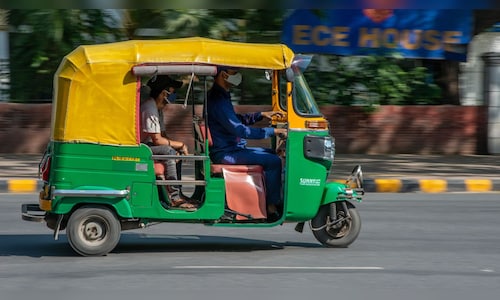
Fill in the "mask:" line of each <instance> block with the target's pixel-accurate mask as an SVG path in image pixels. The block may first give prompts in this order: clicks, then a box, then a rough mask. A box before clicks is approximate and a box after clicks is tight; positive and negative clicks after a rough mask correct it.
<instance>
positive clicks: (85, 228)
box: [66, 206, 121, 256]
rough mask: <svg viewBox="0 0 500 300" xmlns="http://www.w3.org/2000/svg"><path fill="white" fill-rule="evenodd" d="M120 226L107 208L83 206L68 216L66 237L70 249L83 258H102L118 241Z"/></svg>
mask: <svg viewBox="0 0 500 300" xmlns="http://www.w3.org/2000/svg"><path fill="white" fill-rule="evenodd" d="M120 233H121V225H120V221H119V220H118V218H117V217H116V215H115V214H114V213H113V212H112V211H111V210H110V209H108V208H105V207H94V206H84V207H81V208H79V209H77V210H76V211H75V212H73V214H72V215H71V216H70V218H69V220H68V224H67V226H66V235H67V237H68V241H69V244H70V245H71V248H73V250H75V251H76V252H77V253H78V254H80V255H83V256H103V255H106V254H108V253H109V252H110V251H111V250H113V249H114V248H115V247H116V245H117V244H118V241H119V240H120Z"/></svg>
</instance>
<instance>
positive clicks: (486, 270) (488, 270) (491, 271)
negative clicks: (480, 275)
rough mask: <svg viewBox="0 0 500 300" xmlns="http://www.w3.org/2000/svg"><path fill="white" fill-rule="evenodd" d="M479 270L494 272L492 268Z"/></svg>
mask: <svg viewBox="0 0 500 300" xmlns="http://www.w3.org/2000/svg"><path fill="white" fill-rule="evenodd" d="M481 272H488V273H493V272H495V271H494V270H492V269H482V270H481Z"/></svg>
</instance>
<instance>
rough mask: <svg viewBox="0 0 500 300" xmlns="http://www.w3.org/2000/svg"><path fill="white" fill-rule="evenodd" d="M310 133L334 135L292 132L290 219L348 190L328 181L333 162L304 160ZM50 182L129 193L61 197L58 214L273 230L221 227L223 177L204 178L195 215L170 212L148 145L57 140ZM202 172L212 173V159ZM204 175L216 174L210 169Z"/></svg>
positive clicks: (57, 186) (309, 214) (287, 180)
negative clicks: (94, 208)
mask: <svg viewBox="0 0 500 300" xmlns="http://www.w3.org/2000/svg"><path fill="white" fill-rule="evenodd" d="M306 135H320V136H325V135H328V131H326V130H325V131H290V132H289V136H288V139H287V146H286V166H285V170H284V186H283V188H284V189H283V195H284V208H285V212H286V220H285V221H294V222H299V221H307V220H310V219H311V218H313V217H314V216H315V215H316V214H317V212H318V209H319V207H320V206H321V205H323V204H327V203H330V202H333V201H337V200H339V199H341V198H342V197H339V196H340V195H342V194H343V191H345V188H346V186H345V185H344V184H340V183H334V182H330V183H328V182H327V178H328V173H329V170H330V167H331V164H332V162H331V161H329V160H311V159H307V158H305V156H304V146H303V141H304V138H305V137H306ZM49 152H50V154H51V168H50V177H49V178H50V182H49V183H48V184H49V185H50V186H51V188H52V191H60V190H64V191H126V192H127V194H126V195H120V196H116V195H113V196H80V195H79V196H74V195H70V196H67V195H57V193H56V196H53V199H52V211H51V212H52V213H54V214H62V215H64V214H68V213H70V212H71V211H72V210H74V209H75V208H77V207H79V206H81V205H84V204H99V205H105V206H108V207H111V208H113V210H114V211H115V212H116V214H117V215H118V216H119V217H120V218H124V219H141V220H144V221H145V223H147V222H148V221H165V222H176V221H177V222H201V223H206V224H208V225H214V226H240V227H247V226H263V227H266V226H273V225H272V224H268V223H255V224H252V223H218V222H214V221H215V220H217V219H219V218H220V217H221V216H222V215H223V214H224V205H225V186H224V179H223V178H220V177H210V175H207V176H204V178H202V179H204V180H205V182H206V185H205V187H204V193H205V197H204V203H203V205H202V206H201V207H200V208H199V209H198V210H196V211H194V212H187V211H184V210H168V209H165V208H163V207H162V206H161V204H160V201H159V200H160V199H159V192H158V186H157V184H156V177H155V174H154V167H153V163H154V162H153V160H152V153H151V151H150V149H149V148H148V147H147V146H145V145H140V146H137V147H134V146H127V147H125V146H107V145H98V144H88V143H60V142H51V144H50V145H49ZM197 168H203V169H204V170H210V161H209V160H208V159H206V160H204V161H202V163H201V164H197ZM199 171H200V170H196V172H198V173H203V174H210V172H208V171H203V172H199Z"/></svg>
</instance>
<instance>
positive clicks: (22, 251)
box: [0, 233, 321, 257]
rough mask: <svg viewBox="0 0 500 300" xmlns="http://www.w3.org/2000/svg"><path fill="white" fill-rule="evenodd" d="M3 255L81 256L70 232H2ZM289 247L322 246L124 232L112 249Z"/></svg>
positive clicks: (212, 249)
mask: <svg viewBox="0 0 500 300" xmlns="http://www.w3.org/2000/svg"><path fill="white" fill-rule="evenodd" d="M0 240H1V241H2V244H1V245H0V256H27V257H44V256H45V257H50V256H60V257H68V256H77V254H76V253H75V252H73V250H72V249H71V246H70V245H69V243H68V240H67V238H66V235H60V236H59V240H57V241H56V240H54V239H53V237H52V235H48V234H47V235H45V234H27V235H0ZM285 247H301V248H318V247H321V245H319V244H314V243H295V242H274V241H268V240H256V239H246V238H235V237H221V236H210V235H149V234H148V235H146V234H137V233H126V234H122V236H121V239H120V242H119V243H118V245H117V246H116V248H115V249H114V250H113V251H112V253H148V252H183V253H185V252H213V251H217V252H251V251H262V250H281V249H284V248H285Z"/></svg>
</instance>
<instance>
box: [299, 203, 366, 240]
mask: <svg viewBox="0 0 500 300" xmlns="http://www.w3.org/2000/svg"><path fill="white" fill-rule="evenodd" d="M309 224H310V225H311V229H312V231H313V234H314V237H315V238H316V239H317V240H318V241H319V242H320V243H321V244H323V245H324V246H327V247H337V248H342V247H347V246H349V245H350V244H352V243H353V242H354V240H356V238H357V237H358V235H359V232H360V231H361V218H360V217H359V214H358V212H357V210H356V208H355V207H354V205H352V204H351V203H350V202H348V201H342V202H333V203H330V204H327V205H323V206H321V207H320V208H319V211H318V214H317V215H316V216H315V217H314V218H313V219H312V220H311V221H310V223H309Z"/></svg>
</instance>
